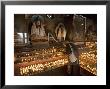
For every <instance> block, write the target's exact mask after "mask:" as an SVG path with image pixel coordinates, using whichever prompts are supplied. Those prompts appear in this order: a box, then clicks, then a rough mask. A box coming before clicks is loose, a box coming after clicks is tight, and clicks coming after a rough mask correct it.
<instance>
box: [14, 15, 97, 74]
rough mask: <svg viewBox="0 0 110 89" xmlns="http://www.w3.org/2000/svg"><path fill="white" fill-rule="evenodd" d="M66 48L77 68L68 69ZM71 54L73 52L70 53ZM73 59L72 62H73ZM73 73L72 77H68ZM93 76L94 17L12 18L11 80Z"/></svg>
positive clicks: (17, 16)
mask: <svg viewBox="0 0 110 89" xmlns="http://www.w3.org/2000/svg"><path fill="white" fill-rule="evenodd" d="M67 44H69V45H70V46H72V47H73V45H74V47H75V49H77V51H78V54H79V55H78V57H77V59H76V60H77V61H78V63H76V60H73V61H74V63H73V64H75V63H76V65H79V70H78V69H77V67H76V66H73V69H72V70H71V68H69V67H70V66H69V63H70V60H69V58H70V54H71V53H70V54H69V53H68V52H67V50H68V48H67ZM70 51H71V52H72V53H74V52H75V50H72V49H70ZM73 59H74V58H73ZM70 71H73V74H69V72H70ZM75 73H76V75H75V76H96V75H97V15H96V14H15V15H14V75H15V76H74V74H75Z"/></svg>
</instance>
